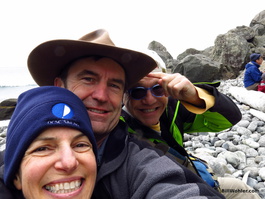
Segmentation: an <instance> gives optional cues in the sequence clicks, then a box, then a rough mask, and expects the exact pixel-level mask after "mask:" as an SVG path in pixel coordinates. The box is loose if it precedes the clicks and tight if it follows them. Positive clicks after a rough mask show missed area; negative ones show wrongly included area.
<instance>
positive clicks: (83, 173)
mask: <svg viewBox="0 0 265 199" xmlns="http://www.w3.org/2000/svg"><path fill="white" fill-rule="evenodd" d="M96 172H97V165H96V159H95V155H94V152H93V148H92V144H91V143H90V141H89V139H88V138H87V137H86V136H85V135H84V134H83V133H81V132H80V131H78V130H75V129H71V128H67V127H51V128H48V129H46V130H44V131H43V132H42V133H41V134H40V135H39V136H38V137H37V138H36V139H35V140H34V141H33V142H32V143H31V145H30V146H29V148H28V149H27V151H26V152H25V155H24V157H23V160H22V162H21V165H20V169H19V173H18V174H17V175H16V179H15V180H14V185H15V186H16V188H17V189H19V190H22V192H23V194H24V196H25V198H26V199H31V198H38V199H42V198H45V199H47V198H57V199H58V198H71V199H72V198H82V199H83V198H90V197H91V194H92V192H93V189H94V185H95V180H96Z"/></svg>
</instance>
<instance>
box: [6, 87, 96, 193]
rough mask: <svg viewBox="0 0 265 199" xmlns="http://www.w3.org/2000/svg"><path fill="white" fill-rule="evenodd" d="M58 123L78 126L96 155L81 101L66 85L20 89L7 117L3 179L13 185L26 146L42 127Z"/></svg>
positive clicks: (64, 125) (89, 125)
mask: <svg viewBox="0 0 265 199" xmlns="http://www.w3.org/2000/svg"><path fill="white" fill-rule="evenodd" d="M54 126H62V127H70V128H74V129H77V130H80V131H81V132H82V133H84V134H85V135H86V136H87V137H88V138H89V140H90V142H91V144H92V146H93V152H94V154H95V156H96V157H97V145H96V140H95V137H94V134H93V131H92V127H91V123H90V119H89V116H88V114H87V110H86V108H85V106H84V104H83V102H82V101H81V100H80V99H79V98H78V97H77V96H76V95H75V94H73V93H72V92H70V91H68V90H67V89H64V88H60V87H56V86H42V87H38V88H34V89H31V90H28V91H26V92H24V93H22V94H21V95H20V96H19V97H18V102H17V106H16V108H15V111H14V113H13V115H12V117H11V119H10V123H9V126H8V130H7V138H6V151H5V157H4V163H5V168H4V182H5V184H6V186H7V187H8V188H11V189H12V188H14V185H13V180H14V179H15V175H16V174H17V172H18V171H19V167H20V164H21V161H22V158H23V157H24V154H25V152H26V150H27V149H28V147H29V145H30V144H31V143H32V141H33V140H34V139H35V138H36V137H37V136H38V135H39V134H40V133H41V132H42V131H43V130H44V129H46V128H48V127H54Z"/></svg>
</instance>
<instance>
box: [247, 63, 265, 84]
mask: <svg viewBox="0 0 265 199" xmlns="http://www.w3.org/2000/svg"><path fill="white" fill-rule="evenodd" d="M259 67H260V65H259V64H257V63H256V62H254V61H250V62H248V63H247V64H246V66H245V68H246V71H245V75H244V86H245V88H246V87H249V86H251V85H253V84H255V83H259V82H260V81H261V75H262V72H261V71H260V70H259Z"/></svg>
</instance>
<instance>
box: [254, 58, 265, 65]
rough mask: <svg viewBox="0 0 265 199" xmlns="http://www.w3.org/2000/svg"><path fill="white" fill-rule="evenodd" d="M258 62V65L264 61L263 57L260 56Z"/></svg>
mask: <svg viewBox="0 0 265 199" xmlns="http://www.w3.org/2000/svg"><path fill="white" fill-rule="evenodd" d="M256 62H257V64H258V65H261V64H262V62H263V57H262V56H260V57H259V59H257V60H256Z"/></svg>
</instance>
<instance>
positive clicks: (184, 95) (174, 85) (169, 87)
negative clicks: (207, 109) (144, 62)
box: [147, 72, 205, 106]
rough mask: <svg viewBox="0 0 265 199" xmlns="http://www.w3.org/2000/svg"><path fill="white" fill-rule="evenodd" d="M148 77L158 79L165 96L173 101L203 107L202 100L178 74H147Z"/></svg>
mask: <svg viewBox="0 0 265 199" xmlns="http://www.w3.org/2000/svg"><path fill="white" fill-rule="evenodd" d="M147 76H148V77H152V78H158V79H159V80H158V84H160V85H161V86H162V87H163V89H164V92H165V96H167V97H168V96H171V97H173V98H175V99H178V100H182V101H186V102H188V103H190V104H193V105H195V106H204V105H205V102H204V100H202V99H200V98H199V96H198V93H197V90H196V89H195V87H194V85H193V84H192V83H191V82H190V81H189V80H188V79H187V78H186V77H185V76H183V75H181V74H179V73H174V74H166V73H161V72H157V73H149V74H148V75H147Z"/></svg>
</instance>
